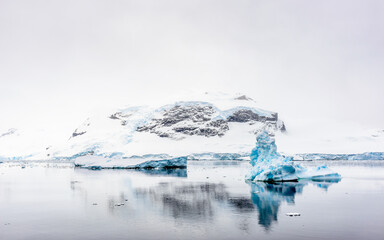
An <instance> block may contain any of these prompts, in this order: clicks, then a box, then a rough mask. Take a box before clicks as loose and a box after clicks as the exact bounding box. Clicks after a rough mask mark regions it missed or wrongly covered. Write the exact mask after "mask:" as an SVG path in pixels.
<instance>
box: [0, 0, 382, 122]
mask: <svg viewBox="0 0 384 240" xmlns="http://www.w3.org/2000/svg"><path fill="white" fill-rule="evenodd" d="M383 13H384V1H382V0H376V1H372V0H360V1H356V0H343V1H341V0H339V1H337V0H321V1H308V0H290V1H271V0H264V1H259V0H249V1H248V0H233V1H225V0H217V1H210V0H202V1H198V0H188V1H185V0H184V1H183V0H174V1H164V0H153V1H147V0H136V1H128V0H121V1H117V0H105V1H101V0H89V1H84V0H65V1H52V0H42V1H41V0H34V1H30V0H25V1H19V0H0V108H1V119H0V124H3V125H4V126H5V125H7V126H10V127H11V125H15V126H17V125H19V124H23V123H25V122H33V123H36V122H40V123H44V122H51V123H52V121H54V122H55V123H60V122H63V123H66V124H67V125H69V124H72V122H77V123H78V119H79V118H83V117H85V116H86V115H87V114H88V112H89V111H91V110H92V109H94V108H95V107H98V106H100V107H101V106H105V105H113V106H116V107H120V106H124V105H126V104H140V102H141V101H142V99H146V100H147V101H148V100H150V101H152V100H153V101H156V100H157V99H159V98H162V97H164V96H167V95H169V94H172V93H175V92H184V91H186V90H189V89H194V90H197V91H202V92H204V91H223V92H228V93H232V92H233V93H236V92H242V93H245V94H247V95H249V96H251V97H253V98H254V99H255V100H256V101H258V102H260V104H261V106H266V107H268V108H269V109H270V110H274V111H278V112H279V113H280V116H281V117H282V118H285V120H286V121H288V122H289V121H291V122H293V121H295V119H296V118H301V119H302V118H306V119H307V118H308V119H309V118H327V119H331V121H338V122H351V121H352V122H355V123H357V124H361V125H364V126H367V127H372V128H377V127H383V122H384V111H383V109H384V95H383V92H384V79H383V77H384V26H383V25H384V14H383ZM73 119H75V120H73ZM77 123H76V124H77Z"/></svg>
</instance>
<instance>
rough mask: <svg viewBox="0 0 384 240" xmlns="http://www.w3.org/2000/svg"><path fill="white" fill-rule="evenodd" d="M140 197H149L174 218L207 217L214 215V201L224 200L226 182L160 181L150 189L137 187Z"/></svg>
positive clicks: (225, 196) (226, 196)
mask: <svg viewBox="0 0 384 240" xmlns="http://www.w3.org/2000/svg"><path fill="white" fill-rule="evenodd" d="M136 194H137V196H138V197H148V198H149V199H151V200H153V201H155V202H156V203H158V204H160V205H161V206H162V207H163V210H164V212H165V213H166V214H169V215H171V216H172V217H174V218H188V219H207V218H211V217H213V215H214V208H213V202H224V201H226V200H227V199H228V192H226V190H225V186H224V184H214V183H199V184H195V183H182V184H178V183H173V182H172V183H168V182H166V183H160V184H159V185H158V186H156V187H154V188H150V189H137V190H136Z"/></svg>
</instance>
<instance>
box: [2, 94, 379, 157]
mask: <svg viewBox="0 0 384 240" xmlns="http://www.w3.org/2000/svg"><path fill="white" fill-rule="evenodd" d="M96 110H97V111H96V113H95V114H93V115H90V116H89V117H88V118H85V119H80V121H79V123H80V124H79V126H78V127H77V128H76V127H75V128H74V129H73V130H72V131H63V130H62V128H61V122H60V119H57V122H56V121H55V122H54V124H53V126H54V128H56V129H52V128H51V129H49V128H47V127H44V126H36V127H35V130H33V129H27V128H25V129H24V128H22V127H20V128H19V127H17V128H3V129H0V160H20V159H57V158H71V159H72V158H75V157H77V156H83V155H92V154H93V155H98V156H105V157H116V158H121V157H127V158H132V157H133V158H134V157H137V156H140V157H144V158H153V159H164V158H170V157H180V156H188V157H189V158H190V159H191V158H198V159H200V158H216V159H233V158H236V159H238V158H243V157H245V156H248V155H249V153H250V152H251V150H252V148H253V147H254V144H255V134H257V133H258V132H259V131H261V130H263V129H265V130H267V131H268V132H269V134H270V135H275V137H276V143H277V145H278V146H279V151H281V152H283V153H285V154H286V155H294V156H295V158H297V159H302V158H304V159H310V158H311V159H317V158H321V159H324V158H330V159H332V158H345V157H346V158H348V159H351V158H352V159H359V158H361V156H368V155H369V156H370V159H371V158H377V157H378V156H379V155H377V153H374V154H371V152H379V154H381V153H380V152H383V151H384V148H383V146H384V130H382V129H376V130H361V129H358V128H345V127H344V128H342V126H340V124H339V125H338V124H336V123H332V122H331V123H327V124H323V125H322V123H321V122H320V123H319V122H313V121H314V120H312V121H306V122H305V123H309V125H310V126H312V127H310V128H307V129H305V130H303V129H301V128H299V129H298V128H297V125H298V124H296V128H294V126H293V124H292V123H293V122H292V119H290V121H288V122H289V123H291V124H289V125H288V127H287V130H288V131H286V127H285V124H284V122H283V121H281V120H280V119H279V115H278V114H277V113H276V112H273V111H267V110H263V109H261V108H259V104H258V103H256V102H255V101H254V100H253V99H251V98H250V97H247V96H245V95H241V94H239V95H227V94H212V93H205V94H198V95H185V96H182V97H178V98H170V99H159V100H158V101H156V102H155V103H153V100H152V99H150V101H149V102H148V104H147V105H145V104H144V103H143V105H140V106H138V105H135V104H133V105H131V106H127V107H123V108H119V109H114V108H112V109H102V108H100V109H96ZM303 114H304V115H305V113H303ZM74 117H76V116H74ZM298 117H299V118H300V116H298ZM287 120H288V119H287ZM26 122H27V118H26ZM317 129H322V130H321V132H324V133H322V134H319V132H320V130H317ZM59 130H60V131H59ZM69 130H71V129H69ZM314 130H317V131H314ZM350 130H352V131H350ZM58 132H60V134H58ZM314 132H315V133H316V132H317V135H316V134H314ZM364 152H368V153H366V154H360V153H364ZM306 153H309V154H306ZM311 153H316V154H315V155H316V156H318V157H316V156H314V155H311ZM327 154H328V155H327ZM329 154H333V155H332V156H330V155H329ZM335 154H344V155H340V156H339V155H337V156H336V155H335ZM345 154H349V155H345ZM351 154H352V155H351ZM356 154H360V155H361V156H360V155H359V156H357V155H356ZM320 155H321V156H320ZM355 155H356V156H355ZM380 156H381V155H380Z"/></svg>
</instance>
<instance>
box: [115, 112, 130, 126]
mask: <svg viewBox="0 0 384 240" xmlns="http://www.w3.org/2000/svg"><path fill="white" fill-rule="evenodd" d="M130 116H132V114H123V113H122V112H115V113H114V114H111V116H109V118H110V119H115V120H120V121H121V125H122V126H125V125H127V119H128V118H129V117H130Z"/></svg>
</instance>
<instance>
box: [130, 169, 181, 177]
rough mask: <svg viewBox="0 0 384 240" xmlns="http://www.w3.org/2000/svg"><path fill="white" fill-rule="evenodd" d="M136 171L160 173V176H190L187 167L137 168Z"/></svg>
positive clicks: (149, 173)
mask: <svg viewBox="0 0 384 240" xmlns="http://www.w3.org/2000/svg"><path fill="white" fill-rule="evenodd" d="M135 171H139V172H142V173H145V174H147V175H160V176H171V177H183V178H186V177H187V176H188V175H187V169H185V168H167V169H136V170H135Z"/></svg>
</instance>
